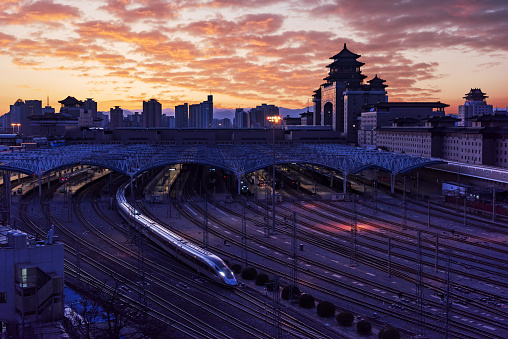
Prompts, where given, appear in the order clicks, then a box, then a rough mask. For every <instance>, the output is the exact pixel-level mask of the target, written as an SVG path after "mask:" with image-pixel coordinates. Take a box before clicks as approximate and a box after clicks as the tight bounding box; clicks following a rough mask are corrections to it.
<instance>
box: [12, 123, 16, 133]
mask: <svg viewBox="0 0 508 339" xmlns="http://www.w3.org/2000/svg"><path fill="white" fill-rule="evenodd" d="M11 126H12V134H14V126H16V124H11Z"/></svg>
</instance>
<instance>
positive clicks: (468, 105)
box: [458, 88, 494, 127]
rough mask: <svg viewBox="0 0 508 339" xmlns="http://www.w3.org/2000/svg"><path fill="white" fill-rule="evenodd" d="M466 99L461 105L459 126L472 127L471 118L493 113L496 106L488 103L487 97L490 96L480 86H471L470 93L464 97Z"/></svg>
mask: <svg viewBox="0 0 508 339" xmlns="http://www.w3.org/2000/svg"><path fill="white" fill-rule="evenodd" d="M463 98H464V99H466V101H465V102H464V105H460V106H459V111H458V118H459V120H460V121H459V122H458V126H463V127H471V125H472V123H471V121H469V120H468V119H469V118H472V117H476V116H478V115H489V114H492V113H493V111H494V108H493V106H492V105H487V101H486V100H485V99H487V98H488V96H487V95H485V93H483V92H482V90H481V89H479V88H471V90H470V91H469V93H467V94H466V96H464V97H463Z"/></svg>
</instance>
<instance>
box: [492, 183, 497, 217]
mask: <svg viewBox="0 0 508 339" xmlns="http://www.w3.org/2000/svg"><path fill="white" fill-rule="evenodd" d="M492 221H496V188H495V187H492Z"/></svg>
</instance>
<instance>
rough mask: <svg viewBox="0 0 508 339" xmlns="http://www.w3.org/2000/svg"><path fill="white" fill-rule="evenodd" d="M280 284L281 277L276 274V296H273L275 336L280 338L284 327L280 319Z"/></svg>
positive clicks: (277, 338)
mask: <svg viewBox="0 0 508 339" xmlns="http://www.w3.org/2000/svg"><path fill="white" fill-rule="evenodd" d="M279 285H280V277H279V276H278V275H276V276H275V288H274V298H273V315H274V319H273V320H274V325H275V326H274V328H275V335H274V338H276V339H280V338H282V328H281V321H280V294H279Z"/></svg>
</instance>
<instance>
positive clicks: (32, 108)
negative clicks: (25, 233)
mask: <svg viewBox="0 0 508 339" xmlns="http://www.w3.org/2000/svg"><path fill="white" fill-rule="evenodd" d="M25 105H26V106H27V114H28V116H32V115H41V114H42V101H41V100H26V101H25Z"/></svg>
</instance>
